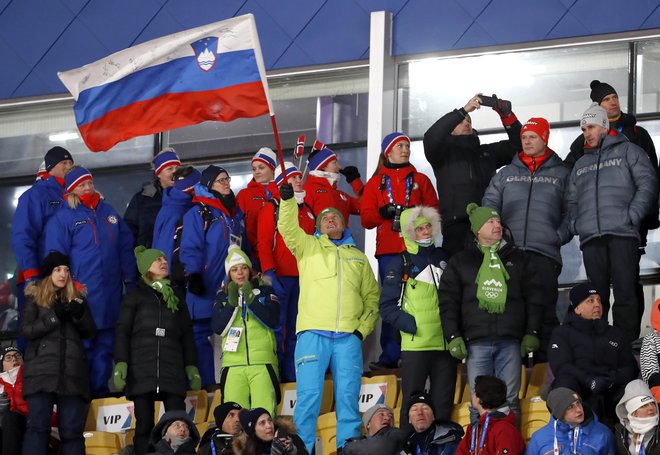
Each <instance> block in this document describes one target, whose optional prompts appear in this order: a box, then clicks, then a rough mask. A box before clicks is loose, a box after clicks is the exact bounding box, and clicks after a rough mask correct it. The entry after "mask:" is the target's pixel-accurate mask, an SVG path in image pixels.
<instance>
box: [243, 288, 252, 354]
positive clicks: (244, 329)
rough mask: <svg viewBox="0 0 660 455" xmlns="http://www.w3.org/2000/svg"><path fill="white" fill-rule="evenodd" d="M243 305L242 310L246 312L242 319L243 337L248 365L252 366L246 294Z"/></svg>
mask: <svg viewBox="0 0 660 455" xmlns="http://www.w3.org/2000/svg"><path fill="white" fill-rule="evenodd" d="M242 298H243V303H242V304H241V307H242V308H241V310H242V311H245V313H244V315H243V316H242V318H241V319H243V331H244V332H243V336H244V337H245V360H247V364H248V365H250V346H249V345H248V329H247V326H248V325H247V319H248V316H249V315H248V310H247V301H246V300H245V294H243V297H242Z"/></svg>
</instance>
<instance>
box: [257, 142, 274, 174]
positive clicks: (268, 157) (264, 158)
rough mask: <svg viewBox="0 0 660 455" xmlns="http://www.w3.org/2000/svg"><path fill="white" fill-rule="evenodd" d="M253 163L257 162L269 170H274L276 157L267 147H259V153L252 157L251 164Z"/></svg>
mask: <svg viewBox="0 0 660 455" xmlns="http://www.w3.org/2000/svg"><path fill="white" fill-rule="evenodd" d="M255 161H259V162H261V163H264V164H265V165H266V166H268V167H269V168H271V169H275V166H277V155H275V152H273V150H272V149H270V148H268V147H261V148H260V149H259V151H258V152H257V153H255V154H254V156H253V157H252V161H251V163H254V162H255Z"/></svg>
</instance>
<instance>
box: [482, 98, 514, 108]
mask: <svg viewBox="0 0 660 455" xmlns="http://www.w3.org/2000/svg"><path fill="white" fill-rule="evenodd" d="M479 99H480V100H481V105H482V106H488V107H492V108H493V109H499V110H500V111H503V112H511V101H508V100H501V99H499V98H497V97H495V96H486V95H479Z"/></svg>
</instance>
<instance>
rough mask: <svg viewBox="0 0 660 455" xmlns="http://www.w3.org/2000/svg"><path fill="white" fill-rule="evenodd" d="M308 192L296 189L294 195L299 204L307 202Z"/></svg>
mask: <svg viewBox="0 0 660 455" xmlns="http://www.w3.org/2000/svg"><path fill="white" fill-rule="evenodd" d="M306 194H307V193H306V192H305V191H304V190H303V191H296V192H295V193H293V197H295V198H296V202H297V203H298V205H300V204H302V203H304V202H305V195H306Z"/></svg>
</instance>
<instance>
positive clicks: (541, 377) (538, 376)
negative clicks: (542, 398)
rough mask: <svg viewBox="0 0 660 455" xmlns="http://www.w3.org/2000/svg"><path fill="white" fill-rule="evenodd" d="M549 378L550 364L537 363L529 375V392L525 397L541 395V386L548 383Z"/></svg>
mask: <svg viewBox="0 0 660 455" xmlns="http://www.w3.org/2000/svg"><path fill="white" fill-rule="evenodd" d="M547 379H548V364H547V363H537V364H536V365H534V366H533V367H532V373H531V374H530V377H529V384H528V385H527V393H526V394H525V397H529V398H531V397H535V396H539V395H541V388H543V386H544V385H545V384H546V381H547Z"/></svg>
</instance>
